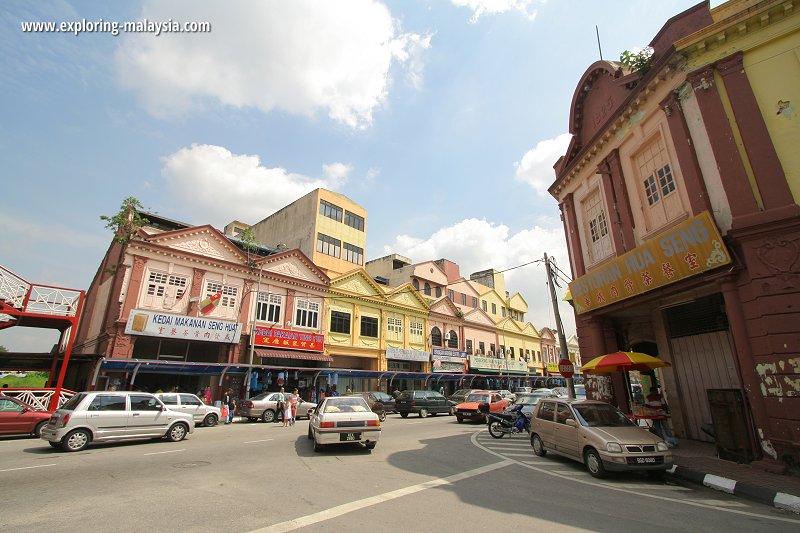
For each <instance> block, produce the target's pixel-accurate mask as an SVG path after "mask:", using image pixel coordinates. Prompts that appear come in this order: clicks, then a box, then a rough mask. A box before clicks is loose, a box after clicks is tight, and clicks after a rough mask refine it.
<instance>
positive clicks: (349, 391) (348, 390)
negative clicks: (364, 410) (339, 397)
mask: <svg viewBox="0 0 800 533" xmlns="http://www.w3.org/2000/svg"><path fill="white" fill-rule="evenodd" d="M344 392H345V394H350V393H351V392H353V389H351V388H350V385H348V386H347V388H346V389H344Z"/></svg>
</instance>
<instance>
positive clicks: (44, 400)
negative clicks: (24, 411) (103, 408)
mask: <svg viewBox="0 0 800 533" xmlns="http://www.w3.org/2000/svg"><path fill="white" fill-rule="evenodd" d="M0 390H1V391H2V394H4V395H6V396H13V397H14V398H17V399H18V400H21V401H23V402H25V403H27V404H28V405H30V406H32V407H35V408H37V409H43V410H45V411H47V410H49V406H50V401H51V400H52V398H53V395H54V394H55V393H56V389H44V388H42V389H28V388H19V389H10V388H9V389H0ZM73 396H75V392H74V391H71V390H67V389H61V394H59V396H58V407H61V406H62V405H64V404H65V403H66V402H67V400H69V399H70V398H72V397H73Z"/></svg>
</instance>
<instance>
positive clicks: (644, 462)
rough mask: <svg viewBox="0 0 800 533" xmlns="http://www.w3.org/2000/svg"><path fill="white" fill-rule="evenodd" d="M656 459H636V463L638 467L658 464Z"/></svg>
mask: <svg viewBox="0 0 800 533" xmlns="http://www.w3.org/2000/svg"><path fill="white" fill-rule="evenodd" d="M658 459H659V458H658V457H637V458H636V462H637V463H638V464H640V465H654V464H656V463H658V462H660V461H659V460H658Z"/></svg>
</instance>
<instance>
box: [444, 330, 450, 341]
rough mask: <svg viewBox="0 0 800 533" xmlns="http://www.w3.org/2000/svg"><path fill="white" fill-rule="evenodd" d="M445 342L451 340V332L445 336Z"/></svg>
mask: <svg viewBox="0 0 800 533" xmlns="http://www.w3.org/2000/svg"><path fill="white" fill-rule="evenodd" d="M444 340H446V341H449V340H450V332H449V331H448V332H447V333H445V334H444Z"/></svg>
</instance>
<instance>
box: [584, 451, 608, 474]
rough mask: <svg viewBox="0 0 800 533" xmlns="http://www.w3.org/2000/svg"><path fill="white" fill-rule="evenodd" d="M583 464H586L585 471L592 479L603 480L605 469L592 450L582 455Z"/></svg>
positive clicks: (595, 452) (597, 455) (598, 455)
mask: <svg viewBox="0 0 800 533" xmlns="http://www.w3.org/2000/svg"><path fill="white" fill-rule="evenodd" d="M583 462H584V463H585V464H586V469H587V470H588V471H589V473H590V474H591V475H592V477H596V478H604V477H605V476H606V468H605V467H604V466H603V460H602V459H601V458H600V454H599V453H598V452H597V450H595V449H594V448H589V449H588V450H586V452H585V453H584V454H583Z"/></svg>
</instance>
